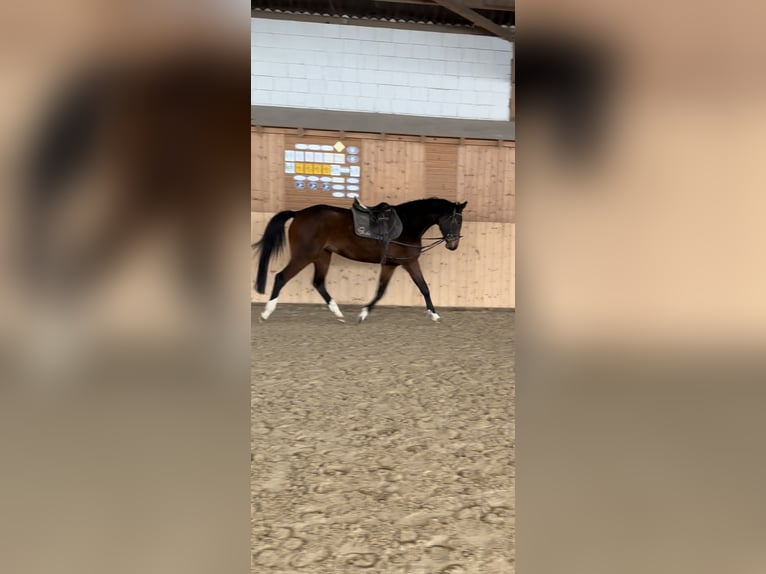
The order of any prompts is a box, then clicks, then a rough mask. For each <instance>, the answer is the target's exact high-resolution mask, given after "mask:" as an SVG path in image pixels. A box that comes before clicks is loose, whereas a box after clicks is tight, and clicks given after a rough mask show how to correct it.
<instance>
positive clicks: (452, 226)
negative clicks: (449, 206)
mask: <svg viewBox="0 0 766 574" xmlns="http://www.w3.org/2000/svg"><path fill="white" fill-rule="evenodd" d="M462 224H463V214H462V213H458V210H457V206H455V209H454V210H453V211H452V215H450V216H449V222H448V225H449V226H448V228H447V229H448V231H447V233H446V234H444V235H443V236H442V237H423V238H422V239H425V240H426V241H433V243H429V244H428V245H425V246H420V245H415V244H414V243H405V242H403V241H396V240H393V239H392V240H391V243H396V244H397V245H402V246H404V247H414V248H416V249H419V250H420V253H425V252H426V251H429V250H431V249H433V248H434V247H436V246H437V245H441V244H442V243H444V242H445V241H454V240H456V239H460V238H461V237H463V236H462V235H460V227H461V226H462ZM420 253H419V254H418V256H419V255H420ZM386 258H387V259H395V260H400V261H405V260H407V259H412V257H392V256H387V257H386Z"/></svg>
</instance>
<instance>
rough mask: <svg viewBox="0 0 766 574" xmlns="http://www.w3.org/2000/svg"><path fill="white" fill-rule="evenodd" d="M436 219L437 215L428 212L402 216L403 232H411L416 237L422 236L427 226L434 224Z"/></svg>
mask: <svg viewBox="0 0 766 574" xmlns="http://www.w3.org/2000/svg"><path fill="white" fill-rule="evenodd" d="M436 221H437V216H436V215H433V214H430V213H425V214H424V213H417V214H412V215H409V216H407V215H405V217H402V223H403V224H404V229H405V233H409V234H412V235H414V236H416V237H417V238H418V239H419V238H421V237H423V234H424V233H425V232H426V231H427V230H428V228H429V227H431V226H432V225H435V224H436Z"/></svg>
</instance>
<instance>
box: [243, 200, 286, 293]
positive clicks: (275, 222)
mask: <svg viewBox="0 0 766 574" xmlns="http://www.w3.org/2000/svg"><path fill="white" fill-rule="evenodd" d="M293 217H295V212H294V211H280V212H279V213H277V214H276V215H275V216H274V217H272V218H271V221H269V223H268V225H266V231H264V232H263V237H261V240H260V241H259V242H258V243H253V245H252V246H251V247H252V248H253V249H259V250H260V251H261V257H260V259H259V260H258V274H257V275H256V279H255V290H256V291H257V292H258V293H265V292H266V277H267V276H268V274H269V259H271V254H272V253H277V254H279V252H280V251H282V248H283V247H284V245H285V223H287V222H288V221H289V220H291V219H292V218H293Z"/></svg>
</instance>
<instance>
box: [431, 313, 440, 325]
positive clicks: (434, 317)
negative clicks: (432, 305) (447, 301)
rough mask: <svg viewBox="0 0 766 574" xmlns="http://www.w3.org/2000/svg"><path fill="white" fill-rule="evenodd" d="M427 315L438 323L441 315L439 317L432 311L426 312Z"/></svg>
mask: <svg viewBox="0 0 766 574" xmlns="http://www.w3.org/2000/svg"><path fill="white" fill-rule="evenodd" d="M428 316H429V317H431V320H432V321H434V322H436V323H438V322H439V321H440V320H441V317H439V314H438V313H434V312H433V311H429V312H428Z"/></svg>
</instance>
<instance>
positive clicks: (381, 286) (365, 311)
mask: <svg viewBox="0 0 766 574" xmlns="http://www.w3.org/2000/svg"><path fill="white" fill-rule="evenodd" d="M394 271H396V265H382V266H381V268H380V279H379V280H378V290H377V292H376V293H375V297H373V298H372V301H370V302H369V303H367V306H366V307H363V308H362V312H361V313H359V322H360V323H361V322H362V321H364V320H365V319H366V318H367V315H369V314H370V311H372V308H373V307H374V306H375V303H377V302H378V301H380V298H381V297H383V295H384V294H385V292H386V287H388V283H389V281H391V276H392V275H393V274H394Z"/></svg>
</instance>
